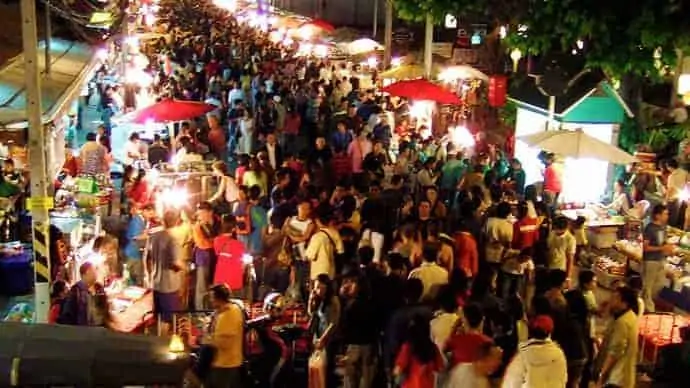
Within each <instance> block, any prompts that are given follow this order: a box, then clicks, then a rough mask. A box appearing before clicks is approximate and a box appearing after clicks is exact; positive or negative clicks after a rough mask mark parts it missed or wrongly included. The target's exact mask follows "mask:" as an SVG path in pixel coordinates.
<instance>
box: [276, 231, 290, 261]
mask: <svg viewBox="0 0 690 388" xmlns="http://www.w3.org/2000/svg"><path fill="white" fill-rule="evenodd" d="M278 264H279V265H280V266H282V267H290V266H291V265H292V249H291V246H290V242H289V241H288V239H287V237H286V238H283V242H282V245H281V247H280V251H279V252H278Z"/></svg>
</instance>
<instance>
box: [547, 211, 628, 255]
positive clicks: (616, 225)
mask: <svg viewBox="0 0 690 388" xmlns="http://www.w3.org/2000/svg"><path fill="white" fill-rule="evenodd" d="M560 213H561V214H562V215H564V216H566V217H568V218H569V219H571V220H576V219H577V218H578V217H584V218H585V219H586V220H587V222H586V226H587V232H588V233H587V237H588V239H589V243H590V244H591V245H592V246H593V247H595V248H600V249H604V248H611V247H612V246H613V245H614V243H615V242H616V240H617V239H618V233H619V229H620V228H621V227H623V226H625V217H623V216H617V215H610V214H609V212H608V211H606V210H603V209H601V208H599V207H597V206H586V207H584V208H579V209H572V208H568V209H565V210H561V211H560Z"/></svg>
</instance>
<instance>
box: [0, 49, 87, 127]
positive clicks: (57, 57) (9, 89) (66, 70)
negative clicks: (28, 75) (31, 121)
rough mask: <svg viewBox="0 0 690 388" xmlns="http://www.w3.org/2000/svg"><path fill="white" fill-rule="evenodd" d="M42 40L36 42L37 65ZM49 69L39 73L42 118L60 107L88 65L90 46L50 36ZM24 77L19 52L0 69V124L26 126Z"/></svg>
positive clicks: (42, 65)
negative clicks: (44, 74) (40, 75)
mask: <svg viewBox="0 0 690 388" xmlns="http://www.w3.org/2000/svg"><path fill="white" fill-rule="evenodd" d="M44 47H45V46H44V44H43V43H42V42H41V43H40V44H39V53H40V55H39V68H40V69H41V74H43V73H44V69H45V57H44V55H43V48H44ZM50 48H51V50H50V51H51V70H50V75H49V76H48V77H45V76H42V77H41V94H42V98H41V103H42V109H43V114H44V120H51V119H52V117H50V116H51V115H52V114H53V113H55V111H57V110H59V109H60V105H61V104H62V103H63V100H66V99H69V98H66V97H68V95H69V94H71V93H72V92H73V90H74V89H75V88H77V87H78V86H77V85H76V84H78V83H79V82H80V81H81V80H83V78H84V77H85V76H86V73H87V72H89V70H90V68H91V62H92V59H93V57H94V49H93V48H92V47H90V46H89V45H86V44H83V43H77V42H71V41H67V40H62V39H53V40H51V46H50ZM24 85H25V81H24V55H23V54H20V55H18V56H16V57H15V58H14V59H12V60H10V61H9V62H8V63H7V64H6V65H5V66H4V67H3V68H2V69H0V128H4V129H21V128H24V127H26V123H25V122H26V119H27V116H26V94H25V87H24Z"/></svg>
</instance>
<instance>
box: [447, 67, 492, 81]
mask: <svg viewBox="0 0 690 388" xmlns="http://www.w3.org/2000/svg"><path fill="white" fill-rule="evenodd" d="M438 77H439V78H440V79H445V80H457V79H480V80H482V81H488V80H489V76H488V75H486V74H484V73H482V72H481V71H479V70H477V69H475V68H474V67H472V66H467V65H456V66H450V67H447V68H446V69H444V70H443V71H442V72H441V74H439V76H438Z"/></svg>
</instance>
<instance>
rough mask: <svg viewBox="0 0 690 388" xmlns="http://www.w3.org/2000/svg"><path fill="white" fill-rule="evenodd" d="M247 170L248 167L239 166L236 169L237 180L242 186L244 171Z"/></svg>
mask: <svg viewBox="0 0 690 388" xmlns="http://www.w3.org/2000/svg"><path fill="white" fill-rule="evenodd" d="M246 171H247V167H244V166H239V167H237V168H236V169H235V181H237V185H238V186H242V178H243V177H244V173H245V172H246Z"/></svg>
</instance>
